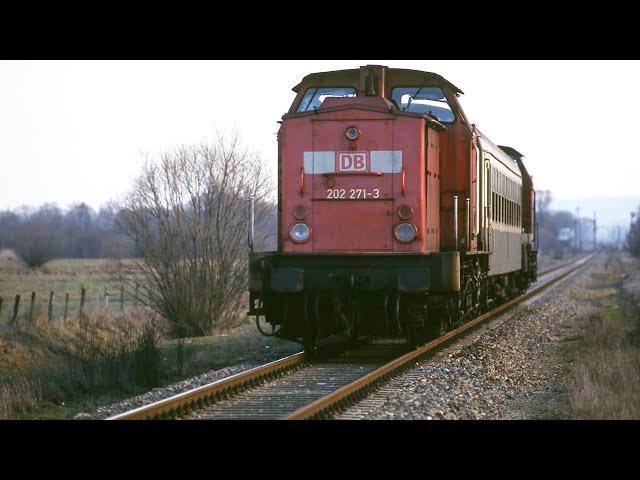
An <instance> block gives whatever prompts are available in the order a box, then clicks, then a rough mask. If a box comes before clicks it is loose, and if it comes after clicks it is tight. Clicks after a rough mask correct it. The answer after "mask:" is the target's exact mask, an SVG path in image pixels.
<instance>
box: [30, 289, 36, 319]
mask: <svg viewBox="0 0 640 480" xmlns="http://www.w3.org/2000/svg"><path fill="white" fill-rule="evenodd" d="M35 303H36V292H31V303H30V304H29V322H33V305H34V304H35Z"/></svg>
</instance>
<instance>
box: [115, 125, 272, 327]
mask: <svg viewBox="0 0 640 480" xmlns="http://www.w3.org/2000/svg"><path fill="white" fill-rule="evenodd" d="M268 192H269V179H268V176H267V175H266V174H265V172H264V168H263V165H262V162H261V161H260V158H259V156H258V155H256V154H255V153H251V152H249V151H248V150H247V149H245V148H243V147H242V146H241V145H240V143H239V140H238V136H237V135H234V136H233V137H232V138H231V139H230V140H227V139H225V138H223V137H221V136H218V137H217V139H216V141H215V142H214V143H213V144H203V145H200V146H182V147H180V148H177V149H175V150H173V151H168V152H165V153H163V154H162V155H160V157H159V159H157V161H155V162H150V161H148V162H147V163H146V165H145V166H144V168H143V171H142V174H141V175H140V177H139V178H138V179H137V180H136V182H135V185H134V188H133V190H132V191H131V193H130V194H129V195H128V196H127V197H126V199H125V200H124V201H123V202H121V203H120V204H119V205H118V206H117V208H116V209H117V210H118V212H119V214H118V216H117V217H116V224H117V225H118V226H119V228H120V230H121V231H122V232H123V233H125V234H126V235H127V236H129V237H130V238H131V239H132V240H133V242H134V243H135V246H136V248H137V250H138V251H139V252H140V255H141V261H139V262H138V264H137V265H135V266H134V268H132V269H130V271H129V272H128V275H127V277H128V278H129V283H130V284H132V283H133V282H139V283H140V284H141V285H143V286H144V287H145V288H143V289H141V291H140V292H139V295H140V296H142V297H145V298H144V301H145V303H146V304H147V305H149V306H150V307H151V308H153V309H154V310H155V311H157V312H158V313H159V314H161V315H162V316H163V317H165V318H166V319H167V320H169V322H170V323H171V325H172V328H173V332H174V334H175V335H177V336H193V335H209V334H211V333H213V332H214V331H216V330H217V329H225V328H228V327H229V326H231V325H233V324H234V323H235V322H236V321H237V319H238V312H239V308H240V306H241V303H242V295H243V293H244V291H245V290H246V282H247V260H246V255H247V251H246V238H247V223H246V218H247V217H246V211H247V210H246V201H247V199H249V198H250V197H253V198H254V199H255V216H256V223H257V224H258V225H260V224H261V223H264V222H265V220H266V219H267V217H268V213H269V209H270V207H271V205H270V204H269V203H268V202H267V194H268ZM258 229H259V227H258ZM257 241H258V244H260V243H265V242H266V241H268V238H258V239H257ZM258 247H259V245H258Z"/></svg>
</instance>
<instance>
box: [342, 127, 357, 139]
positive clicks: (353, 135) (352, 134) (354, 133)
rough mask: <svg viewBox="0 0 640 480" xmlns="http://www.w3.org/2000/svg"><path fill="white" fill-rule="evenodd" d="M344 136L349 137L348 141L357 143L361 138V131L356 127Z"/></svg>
mask: <svg viewBox="0 0 640 480" xmlns="http://www.w3.org/2000/svg"><path fill="white" fill-rule="evenodd" d="M344 136H345V137H347V140H350V141H352V142H355V141H356V140H357V139H358V137H360V130H358V129H357V128H356V127H349V128H347V129H346V130H345V131H344Z"/></svg>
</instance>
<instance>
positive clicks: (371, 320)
mask: <svg viewBox="0 0 640 480" xmlns="http://www.w3.org/2000/svg"><path fill="white" fill-rule="evenodd" d="M293 91H294V92H296V94H297V95H296V98H295V100H294V101H293V104H292V105H291V108H290V109H289V112H288V113H287V114H285V115H284V116H283V117H282V121H281V122H280V123H281V127H280V130H279V132H278V250H277V251H276V252H261V253H258V252H252V253H251V256H250V261H249V272H250V273H249V275H250V278H249V291H250V300H249V301H250V308H249V314H250V315H255V316H257V321H258V325H259V321H260V317H261V316H264V318H266V321H267V322H269V323H270V324H271V326H272V329H273V332H274V334H275V335H277V336H279V337H282V338H287V339H293V340H296V341H302V342H303V344H304V347H305V351H313V350H314V348H315V347H316V345H317V344H318V341H319V340H320V339H323V338H326V337H329V336H332V335H334V334H337V333H341V332H346V333H347V334H348V335H349V336H350V337H351V338H358V337H361V336H369V337H384V338H390V337H405V338H407V339H408V341H409V343H410V344H411V345H413V346H415V345H418V344H420V343H422V342H424V341H426V340H428V339H429V338H433V337H435V336H438V335H441V334H442V333H444V332H445V331H447V330H449V329H451V328H452V327H455V326H456V325H458V324H460V323H462V322H465V321H467V320H469V319H470V318H473V317H474V316H476V315H478V314H479V313H481V312H483V311H485V310H487V309H490V308H491V306H492V305H494V304H497V303H500V302H503V301H504V300H506V299H507V298H509V297H512V296H514V295H517V294H518V293H519V292H522V291H524V290H526V289H527V288H528V286H529V285H530V284H531V282H533V281H535V279H536V271H537V265H536V259H537V249H536V246H535V243H534V225H535V211H534V206H535V199H534V190H533V183H532V180H531V176H530V175H529V173H528V172H527V170H526V168H525V166H524V164H523V162H522V155H521V154H520V153H518V152H517V151H516V150H515V149H513V148H510V147H504V146H501V147H498V146H496V145H494V144H493V143H492V142H491V141H490V140H489V139H488V138H487V137H486V136H484V135H483V134H482V133H480V132H479V131H478V129H477V128H476V127H475V126H474V125H473V124H471V123H470V122H469V121H468V120H467V118H466V116H465V114H464V112H463V111H462V108H461V107H460V104H459V102H458V99H457V97H458V96H459V95H460V94H461V93H462V92H461V90H460V89H459V88H458V87H456V86H455V85H453V84H452V83H451V82H449V81H447V80H445V79H444V78H443V77H441V76H440V75H437V74H434V73H428V72H422V71H417V70H405V69H395V68H388V67H384V66H379V65H367V66H364V67H360V68H359V69H353V70H339V71H332V72H323V73H314V74H311V75H307V76H306V77H305V78H304V79H303V80H302V82H300V84H298V85H297V86H296V87H294V88H293Z"/></svg>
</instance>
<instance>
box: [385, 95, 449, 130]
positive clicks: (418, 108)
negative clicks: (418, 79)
mask: <svg viewBox="0 0 640 480" xmlns="http://www.w3.org/2000/svg"><path fill="white" fill-rule="evenodd" d="M391 98H392V99H393V101H394V102H396V105H397V106H398V108H400V110H403V111H409V112H416V113H428V114H431V115H432V116H434V117H436V118H437V119H438V121H439V122H443V123H451V122H453V121H454V119H455V116H454V115H453V111H452V110H451V107H450V106H449V104H448V103H447V99H446V98H445V97H444V93H443V92H442V89H440V88H438V87H397V88H394V89H392V90H391Z"/></svg>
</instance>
